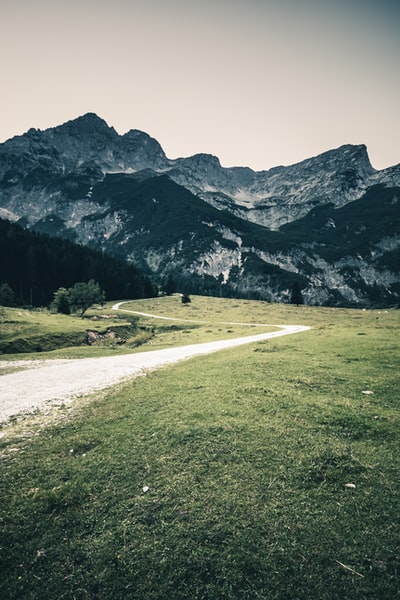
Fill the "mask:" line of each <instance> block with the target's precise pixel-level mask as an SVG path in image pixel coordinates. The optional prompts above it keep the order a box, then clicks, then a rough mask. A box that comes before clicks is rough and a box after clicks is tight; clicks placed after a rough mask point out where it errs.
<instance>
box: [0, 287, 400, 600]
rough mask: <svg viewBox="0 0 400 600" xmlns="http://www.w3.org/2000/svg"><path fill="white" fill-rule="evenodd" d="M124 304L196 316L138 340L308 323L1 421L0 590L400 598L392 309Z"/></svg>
mask: <svg viewBox="0 0 400 600" xmlns="http://www.w3.org/2000/svg"><path fill="white" fill-rule="evenodd" d="M125 308H128V309H129V308H131V309H132V310H138V311H143V312H147V313H155V314H159V315H160V314H163V315H164V316H171V317H177V318H180V319H194V320H198V321H203V320H205V321H206V323H197V324H192V325H190V324H189V323H185V322H183V321H181V322H176V323H174V322H168V321H165V322H163V321H156V320H152V319H150V318H147V319H144V318H143V319H142V318H141V319H140V324H142V325H143V326H145V327H151V328H153V330H154V336H153V338H152V339H151V344H150V343H147V344H145V345H144V346H142V347H141V348H140V349H141V350H144V349H146V348H148V347H151V348H154V347H155V346H157V345H159V346H160V347H161V346H162V347H165V346H167V345H168V344H171V345H177V343H182V339H183V340H184V341H185V343H186V342H187V343H192V342H193V341H205V339H209V338H210V336H215V337H217V336H218V335H219V336H220V338H221V339H222V338H223V337H226V336H227V335H234V334H235V331H236V332H237V331H242V326H237V325H229V326H228V325H226V322H243V321H246V322H250V323H253V324H255V323H270V324H302V325H310V326H311V327H312V329H311V330H310V331H307V332H305V333H301V334H298V335H293V336H288V337H282V338H276V339H274V340H271V341H265V342H261V343H257V344H251V345H248V346H243V347H240V348H236V349H231V350H226V351H222V352H219V353H217V354H213V355H209V356H202V357H198V358H195V359H192V360H189V361H186V362H183V363H180V364H178V365H176V366H170V367H166V368H163V369H160V370H158V371H155V372H152V373H150V374H149V375H148V376H147V377H145V378H139V379H137V380H134V381H133V382H130V383H129V384H126V385H124V386H122V387H121V386H119V387H118V388H116V389H115V391H112V392H111V393H109V394H107V395H104V394H101V395H99V396H98V397H95V398H93V399H92V401H91V402H82V406H80V407H79V405H78V406H77V408H76V411H75V413H74V418H71V417H70V418H68V419H66V420H64V421H62V420H59V421H58V422H57V423H55V424H54V423H53V424H52V423H50V424H49V425H48V427H47V428H45V429H43V423H41V428H40V429H39V428H38V426H37V425H36V422H35V421H34V420H32V421H30V420H25V421H21V422H17V423H15V424H8V425H7V426H5V427H4V428H3V437H2V438H1V440H0V441H1V442H2V450H1V452H2V455H1V456H2V459H1V468H2V475H1V482H0V486H1V497H0V503H1V504H0V528H1V539H0V552H1V564H0V573H1V579H0V594H1V598H4V599H5V600H11V599H13V600H14V599H15V600H17V599H18V600H20V599H24V600H25V599H43V600H44V599H46V600H56V599H57V600H58V599H70V600H73V599H76V600H78V599H79V600H83V599H102V600H103V599H104V600H114V599H116V600H123V599H124V600H125V599H139V598H146V599H150V600H164V599H165V600H167V599H171V600H178V599H179V600H186V599H188V600H189V599H198V600H200V599H207V600H224V599H226V600H228V599H229V600H236V599H237V600H253V599H263V600H269V599H271V600H272V599H273V600H296V599H298V600H310V599H313V600H314V599H318V600H319V599H321V600H332V599H336V598H337V599H341V600H342V599H348V600H353V599H355V600H362V599H368V600H382V599H383V600H386V599H388V600H389V599H390V600H392V599H395V598H399V597H400V592H399V590H400V585H399V584H400V574H399V559H400V528H399V505H400V493H399V492H400V483H399V471H400V452H399V375H398V373H399V348H398V339H399V329H400V311H398V310H397V311H389V312H386V311H357V310H341V309H328V308H312V307H306V306H304V307H298V308H297V307H295V306H284V305H270V304H266V303H263V302H253V301H238V300H224V299H215V298H199V297H194V298H192V303H191V304H190V305H189V306H183V305H181V304H180V303H179V302H177V300H176V298H175V297H172V298H166V299H159V300H149V301H135V302H132V303H131V304H130V305H125ZM173 325H174V327H173ZM253 327H255V328H256V326H255V325H253ZM253 327H252V328H251V329H253ZM236 328H238V329H236ZM257 329H258V328H257ZM244 330H245V328H243V331H244ZM257 332H258V331H257ZM246 334H248V330H246V331H244V333H243V335H246ZM105 351H107V352H109V351H110V349H105ZM116 351H117V350H116ZM0 383H1V377H0Z"/></svg>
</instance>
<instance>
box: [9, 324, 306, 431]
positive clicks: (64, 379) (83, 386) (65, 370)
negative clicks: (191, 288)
mask: <svg viewBox="0 0 400 600" xmlns="http://www.w3.org/2000/svg"><path fill="white" fill-rule="evenodd" d="M279 327H280V330H279V331H274V332H269V333H261V334H258V335H251V336H246V337H240V338H234V339H230V340H222V341H216V342H207V343H202V344H192V345H189V346H181V347H178V348H167V349H164V350H153V351H149V352H140V353H137V354H126V355H121V356H112V357H102V358H83V359H73V360H34V361H16V362H1V361H0V422H1V421H5V420H6V419H8V418H9V417H11V416H15V415H17V414H19V413H26V412H31V411H33V410H35V409H42V408H44V407H45V405H46V404H49V403H51V404H59V403H60V402H68V401H71V400H72V399H73V398H74V397H76V396H81V395H84V394H89V393H91V392H94V391H96V390H102V389H105V388H108V387H110V386H112V385H114V384H116V383H118V382H120V381H121V380H122V379H124V378H127V377H133V376H137V375H140V374H143V373H145V372H146V371H148V370H152V369H156V368H157V367H161V366H163V365H168V364H171V363H175V362H178V361H181V360H185V359H188V358H191V357H193V356H198V355H200V354H209V353H211V352H217V351H218V350H222V349H225V348H233V347H235V346H240V345H242V344H249V343H251V342H259V341H262V340H268V339H271V338H274V337H279V336H282V335H289V334H293V333H299V332H301V331H306V330H307V329H309V327H303V326H299V325H287V326H286V325H280V326H279ZM14 367H18V368H19V369H22V370H19V371H17V372H14V373H8V374H5V375H1V371H2V369H5V368H7V369H10V368H14Z"/></svg>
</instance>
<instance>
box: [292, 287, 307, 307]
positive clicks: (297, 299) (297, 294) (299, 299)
mask: <svg viewBox="0 0 400 600" xmlns="http://www.w3.org/2000/svg"><path fill="white" fill-rule="evenodd" d="M290 303H291V304H296V305H297V306H299V304H304V298H303V294H302V293H301V289H300V286H299V284H298V283H297V281H295V282H294V284H293V287H292V295H291V296H290Z"/></svg>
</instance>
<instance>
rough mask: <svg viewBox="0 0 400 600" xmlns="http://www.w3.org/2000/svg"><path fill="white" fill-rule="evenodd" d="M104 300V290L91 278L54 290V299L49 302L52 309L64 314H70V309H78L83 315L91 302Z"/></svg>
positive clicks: (99, 302)
mask: <svg viewBox="0 0 400 600" xmlns="http://www.w3.org/2000/svg"><path fill="white" fill-rule="evenodd" d="M105 300H106V295H105V293H104V290H102V289H101V288H100V286H99V284H98V283H97V281H93V279H91V280H90V281H89V282H88V283H83V282H80V283H75V285H73V286H72V287H71V288H69V289H66V288H64V287H61V288H59V289H58V290H57V291H56V292H54V299H53V302H52V303H51V307H52V308H53V310H56V311H57V312H59V313H63V314H65V315H69V314H71V311H79V312H80V316H81V317H83V316H84V314H85V312H86V311H87V309H88V308H89V307H90V306H92V304H103V303H104V302H105Z"/></svg>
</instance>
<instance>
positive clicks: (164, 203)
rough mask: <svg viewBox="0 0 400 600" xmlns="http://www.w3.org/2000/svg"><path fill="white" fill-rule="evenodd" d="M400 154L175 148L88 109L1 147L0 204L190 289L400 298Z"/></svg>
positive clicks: (3, 211)
mask: <svg viewBox="0 0 400 600" xmlns="http://www.w3.org/2000/svg"><path fill="white" fill-rule="evenodd" d="M399 196H400V165H398V166H395V167H392V168H390V169H385V170H384V171H376V170H374V169H373V168H372V166H371V164H370V162H369V158H368V154H367V151H366V148H365V146H362V145H361V146H351V145H346V146H342V147H341V148H338V149H336V150H331V151H329V152H326V153H324V154H321V155H320V156H317V157H314V158H310V159H307V160H305V161H303V162H301V163H299V164H296V165H291V166H289V167H277V168H274V169H270V170H269V171H261V172H254V171H252V170H251V169H249V168H246V167H234V168H229V169H228V168H224V167H222V166H221V165H220V162H219V160H218V158H216V157H214V156H211V155H208V154H200V155H195V156H192V157H189V158H181V159H176V160H170V159H168V158H167V157H166V156H165V153H164V152H163V150H162V148H161V146H160V144H159V143H158V142H157V141H156V140H154V139H153V138H151V137H150V136H148V135H147V134H146V133H144V132H141V131H137V130H132V131H130V132H128V133H127V134H125V135H122V136H121V135H119V134H118V133H117V132H116V131H115V130H114V129H113V128H111V127H109V126H108V125H107V123H105V121H103V120H102V119H100V118H99V117H97V116H96V115H94V114H88V115H84V116H83V117H80V118H78V119H76V120H74V121H70V122H68V123H65V124H64V125H61V126H59V127H55V128H52V129H48V130H46V131H37V130H30V131H29V132H27V133H26V134H25V135H23V136H19V137H16V138H13V139H11V140H8V141H7V142H5V143H4V144H1V145H0V216H3V217H4V218H7V219H11V220H14V221H18V222H19V223H21V224H22V225H24V226H26V227H29V228H33V229H36V230H37V231H42V232H46V233H51V234H52V235H58V236H62V237H66V238H70V239H74V240H76V241H79V242H80V243H82V244H86V245H88V246H91V247H93V248H97V249H101V250H106V251H107V252H111V253H113V254H114V255H117V256H119V257H123V258H124V259H127V260H128V261H134V262H135V263H137V264H139V265H140V266H141V267H142V268H144V269H146V270H147V271H148V272H149V273H153V274H155V275H156V276H157V278H158V279H159V281H163V280H165V279H166V278H170V277H171V276H173V277H174V278H175V280H176V281H177V284H179V285H180V286H181V287H182V286H185V287H186V288H191V289H190V290H189V291H203V292H205V293H218V294H220V293H223V294H225V295H227V294H235V295H241V296H251V297H259V298H266V299H269V300H283V299H287V298H288V297H289V295H290V290H291V287H292V286H293V283H294V281H295V280H297V281H298V282H299V283H300V284H301V287H302V288H303V295H304V296H305V299H306V300H307V301H308V302H311V303H315V304H321V303H323V304H339V305H363V306H369V305H392V304H396V303H398V302H399V280H400V274H399V267H398V265H399V261H398V258H399V246H400V226H399V214H400V203H399V202H398V200H397V198H398V197H399Z"/></svg>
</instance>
